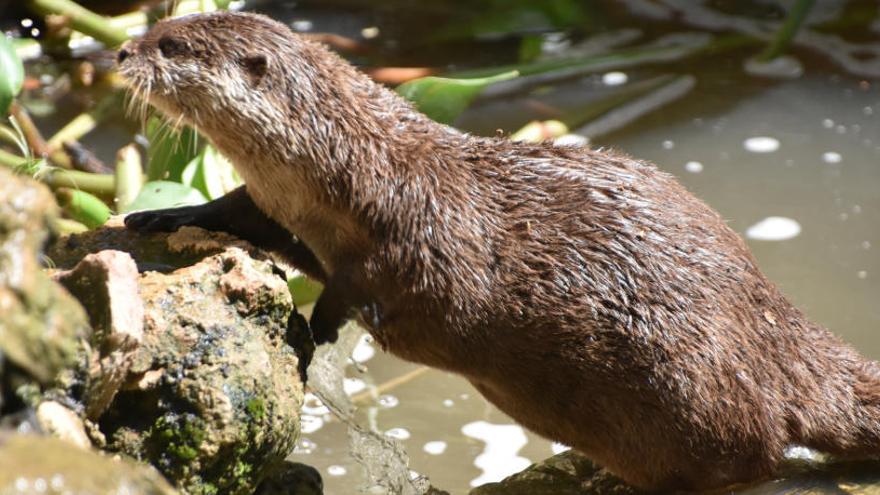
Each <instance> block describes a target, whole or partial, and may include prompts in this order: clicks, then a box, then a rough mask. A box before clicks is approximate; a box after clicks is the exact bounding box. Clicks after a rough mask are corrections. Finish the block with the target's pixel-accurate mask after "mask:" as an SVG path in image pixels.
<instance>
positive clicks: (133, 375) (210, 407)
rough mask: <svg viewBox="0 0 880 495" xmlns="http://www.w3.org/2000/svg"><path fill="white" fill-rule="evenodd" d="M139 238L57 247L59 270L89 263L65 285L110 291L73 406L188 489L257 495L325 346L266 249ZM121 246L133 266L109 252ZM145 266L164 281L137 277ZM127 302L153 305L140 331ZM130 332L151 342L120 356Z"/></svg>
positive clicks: (288, 441) (188, 236)
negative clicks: (315, 344)
mask: <svg viewBox="0 0 880 495" xmlns="http://www.w3.org/2000/svg"><path fill="white" fill-rule="evenodd" d="M111 222H112V221H111ZM116 224H117V225H118V221H117V222H116ZM132 237H135V238H140V237H141V236H139V235H137V234H133V233H131V232H128V231H126V230H125V229H124V228H121V227H118V226H116V227H114V226H113V224H112V223H111V226H110V227H107V228H101V229H98V230H95V231H90V232H87V233H84V234H78V235H74V236H71V238H68V239H63V240H61V241H59V242H58V243H57V244H56V245H55V246H54V247H53V248H52V249H51V250H50V254H51V255H52V256H53V259H55V258H54V257H55V256H58V259H56V262H57V263H58V264H59V265H60V266H65V267H70V266H74V265H76V267H75V268H74V269H73V270H72V271H70V272H65V273H61V274H58V275H57V276H58V278H59V280H63V281H65V284H67V285H68V286H71V287H72V290H74V291H75V292H76V293H77V294H84V293H89V292H90V290H91V289H89V287H94V288H95V289H94V290H95V291H97V292H98V294H97V295H95V294H92V295H90V296H88V297H90V299H89V300H90V303H89V306H90V308H91V309H93V310H94V311H92V312H91V313H92V316H93V318H95V317H97V321H95V325H96V327H97V328H100V330H98V331H96V333H95V337H96V338H95V340H93V341H92V342H91V344H92V348H93V349H94V350H95V353H98V354H99V356H98V358H95V357H94V356H93V358H92V359H91V360H90V363H89V364H88V365H87V366H85V368H86V371H85V372H84V373H83V374H84V375H85V376H87V377H88V378H87V380H86V382H87V384H88V386H86V387H84V390H85V392H82V390H83V387H75V386H73V387H69V388H68V390H67V391H66V394H67V399H68V400H71V401H81V402H82V403H84V404H85V406H86V411H88V412H89V415H88V417H89V419H90V420H92V421H93V422H94V424H95V425H96V427H97V428H96V430H97V432H98V433H97V435H100V436H101V437H103V438H104V439H106V440H105V441H106V446H105V448H106V449H107V450H110V451H113V452H120V453H124V454H126V455H128V456H131V457H134V458H136V459H139V460H143V461H147V462H150V463H151V464H153V465H154V466H155V467H157V468H158V469H159V470H160V471H161V472H162V473H163V474H164V475H165V476H166V477H167V478H168V479H169V480H171V481H172V482H173V483H174V484H175V485H176V486H177V488H178V489H180V490H181V491H182V492H183V493H188V494H214V493H224V494H232V495H235V494H251V493H253V492H254V490H255V489H256V487H257V485H258V484H259V483H260V481H262V479H263V478H264V477H265V475H266V473H267V472H268V470H269V469H270V468H271V467H272V466H274V465H277V464H278V463H280V462H281V461H282V460H283V459H284V458H285V457H286V456H287V454H288V453H289V452H290V450H291V449H292V448H293V445H294V443H295V441H296V438H297V435H298V433H299V410H300V407H301V405H302V393H303V390H302V389H303V382H302V380H301V376H302V375H303V372H304V370H305V366H306V364H307V363H308V360H309V359H310V358H311V351H312V349H311V348H310V347H309V345H307V344H304V342H308V343H311V339H310V338H309V333H308V330H307V327H306V325H305V321H304V320H303V319H302V318H301V317H300V316H299V315H298V314H297V313H296V309H295V308H294V306H293V302H292V299H291V296H290V292H289V290H288V287H287V282H286V279H285V278H284V277H283V276H279V273H278V268H277V267H276V266H275V265H274V264H273V263H271V262H270V261H269V257H268V256H267V255H266V254H265V253H262V252H260V251H259V250H256V249H255V248H253V247H252V246H249V245H247V244H246V243H243V242H241V241H232V240H231V239H230V238H229V237H228V236H226V235H225V234H216V233H210V232H206V231H204V230H201V229H195V228H193V229H185V232H181V233H176V234H170V235H169V234H153V235H149V236H143V237H144V239H143V242H144V245H146V246H147V247H146V248H145V247H143V246H140V245H139V244H138V243H137V242H135V240H133V239H132ZM230 244H231V245H232V246H233V247H230ZM68 246H75V247H74V248H73V249H74V252H75V253H77V255H81V256H83V257H84V259H83V261H82V262H80V261H78V260H76V259H75V257H73V256H71V255H70V253H64V252H63V251H64V250H65V249H66V247H68ZM236 246H237V247H236ZM121 248H125V249H128V248H131V249H132V252H131V253H130V254H131V256H132V258H133V261H128V262H126V261H124V259H127V256H128V254H129V253H118V252H115V251H110V250H117V249H121ZM172 251H174V253H173V254H169V253H172ZM92 252H95V253H96V254H89V253H92ZM255 257H256V258H258V259H255ZM126 263H130V266H129V267H125V265H126ZM135 264H136V265H137V266H138V267H140V268H141V269H145V268H160V269H161V271H147V272H145V273H142V274H139V275H138V274H136V273H135V272H134V268H133V267H134V265H135ZM132 278H134V280H135V281H136V283H135V284H132V283H130V280H131V279H132ZM74 282H75V283H74ZM80 286H81V287H80ZM113 287H120V288H121V289H120V290H118V291H117V290H114V289H113ZM119 296H121V297H124V298H126V299H129V300H136V301H139V302H140V303H141V304H142V306H141V308H142V311H143V317H142V323H143V324H142V327H141V329H140V331H138V330H137V329H134V330H132V329H131V328H128V327H129V326H131V325H133V324H132V323H131V322H132V321H134V320H136V318H132V317H131V315H132V314H136V310H135V309H132V308H131V307H126V306H124V305H122V304H121V302H116V301H114V299H115V298H116V297H119ZM108 311H109V312H108ZM117 315H128V316H126V317H125V318H120V319H118V320H117V319H116V316H117ZM291 315H292V316H291ZM99 322H100V323H99ZM117 322H119V324H118V325H117ZM122 322H129V323H122ZM288 322H289V323H288ZM119 335H129V337H130V338H129V339H128V341H131V342H138V345H136V346H121V347H120V346H119V342H120V340H119V338H118V336H119ZM135 335H140V338H139V339H138V338H135V337H134V336H135ZM290 343H294V345H296V346H297V347H296V348H294V347H291V345H289V344H290ZM114 349H115V350H119V349H123V350H127V352H128V354H126V355H122V354H118V353H116V354H114V352H109V353H108V350H111V351H112V350H114ZM114 355H117V358H116V359H113V360H108V358H110V357H112V356H114ZM96 362H98V363H100V365H99V366H97V367H96V366H95V364H94V363H96ZM114 370H115V372H117V373H116V374H114ZM96 376H97V377H101V376H104V377H106V376H112V377H114V379H113V380H104V381H103V382H101V383H104V384H106V385H107V386H106V387H105V388H106V390H104V392H105V393H102V394H100V397H109V398H110V400H109V401H106V403H103V402H102V401H99V402H101V406H100V407H93V404H94V403H95V401H96V399H95V397H93V396H91V395H90V390H93V389H94V387H93V386H92V384H93V383H95V380H96V379H95V377H96ZM111 392H112V393H111ZM94 436H96V435H93V437H94ZM99 441H103V440H100V439H99Z"/></svg>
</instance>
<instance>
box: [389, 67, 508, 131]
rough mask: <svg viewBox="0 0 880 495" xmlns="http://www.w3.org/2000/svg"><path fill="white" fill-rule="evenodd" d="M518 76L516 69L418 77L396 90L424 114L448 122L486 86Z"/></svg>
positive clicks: (441, 121) (444, 122)
mask: <svg viewBox="0 0 880 495" xmlns="http://www.w3.org/2000/svg"><path fill="white" fill-rule="evenodd" d="M518 75H519V73H518V72H516V71H510V72H504V73H501V74H497V75H494V76H491V77H483V78H478V79H449V78H445V77H433V76H432V77H422V78H420V79H415V80H413V81H409V82H407V83H404V84H401V85H400V86H398V87H397V92H398V93H399V94H400V95H401V96H403V97H404V98H406V99H408V100H410V101H412V102H413V103H415V105H416V108H418V109H419V111H420V112H422V113H424V114H425V115H427V116H428V117H431V118H432V119H434V120H436V121H437V122H440V123H443V124H451V123H452V122H453V121H454V120H455V118H456V117H458V116H459V114H461V113H462V112H463V111H464V110H465V109H466V108H467V107H468V105H470V104H471V102H472V101H473V100H474V98H476V97H477V95H479V94H480V93H481V92H482V91H483V90H484V89H486V87H487V86H489V85H490V84H494V83H496V82H499V81H506V80H508V79H513V78H515V77H517V76H518Z"/></svg>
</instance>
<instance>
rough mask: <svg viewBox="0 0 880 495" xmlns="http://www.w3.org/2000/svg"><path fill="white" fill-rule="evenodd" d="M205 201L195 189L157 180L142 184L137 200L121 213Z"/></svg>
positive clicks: (177, 183)
mask: <svg viewBox="0 0 880 495" xmlns="http://www.w3.org/2000/svg"><path fill="white" fill-rule="evenodd" d="M206 201H207V200H206V199H205V196H204V195H203V194H202V193H201V192H199V191H198V190H197V189H193V188H192V187H190V186H187V185H184V184H180V183H179V182H170V181H164V180H157V181H153V182H147V183H146V184H144V187H143V188H141V192H140V193H139V194H138V196H137V198H135V200H134V201H132V203H131V204H130V205H128V207H127V208H126V209H125V210H124V211H123V212H122V213H127V212H130V211H139V210H156V209H160V208H172V207H175V206H185V205H198V204H202V203H204V202H206Z"/></svg>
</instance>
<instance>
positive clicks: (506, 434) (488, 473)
mask: <svg viewBox="0 0 880 495" xmlns="http://www.w3.org/2000/svg"><path fill="white" fill-rule="evenodd" d="M461 432H462V433H464V434H465V435H466V436H468V437H471V438H476V439H477V440H482V441H483V442H485V443H486V447H485V448H484V449H483V452H482V453H480V455H478V456H477V458H476V459H474V466H476V467H478V468H480V470H482V474H480V476H478V477H476V478H474V479H472V480H471V482H470V484H471V486H479V485H482V484H484V483H491V482H493V481H501V480H502V479H504V478H506V477H507V476H510V475H511V474H514V473H518V472H520V471H522V470H523V469H525V468H527V467H529V465H530V464H531V461H529V460H528V459H526V458H525V457H521V456H518V455H516V454H517V453H518V452H519V450H520V449H521V448H523V447H524V446H525V445H526V444H527V443H528V441H529V440H528V438H527V437H526V434H525V432H524V431H523V429H522V428H521V427H519V426H517V425H511V424H492V423H488V422H486V421H474V422H473V423H468V424H466V425H464V426H463V427H462V428H461Z"/></svg>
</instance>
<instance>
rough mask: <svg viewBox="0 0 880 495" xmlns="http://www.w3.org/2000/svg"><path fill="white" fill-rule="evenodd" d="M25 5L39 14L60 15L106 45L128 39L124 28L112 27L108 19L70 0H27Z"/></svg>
mask: <svg viewBox="0 0 880 495" xmlns="http://www.w3.org/2000/svg"><path fill="white" fill-rule="evenodd" d="M27 6H28V7H30V9H31V10H33V11H35V12H37V13H38V14H40V15H51V14H56V15H62V16H65V17H67V18H68V19H69V22H70V26H71V27H72V28H73V29H75V30H77V31H79V32H81V33H83V34H86V35H89V36H91V37H92V38H95V39H96V40H98V41H100V42H101V43H104V44H105V45H107V46H108V47H116V46H118V45H121V44H122V43H124V42H125V41H126V40H128V34H126V32H125V30H123V29H119V28H117V27H114V26H113V24H112V23H111V22H110V19H109V18H107V17H104V16H101V15H98V14H96V13H94V12H92V11H91V10H88V9H86V8H85V7H82V6H80V5H78V4H76V3H75V2H73V1H71V0H28V2H27Z"/></svg>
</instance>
